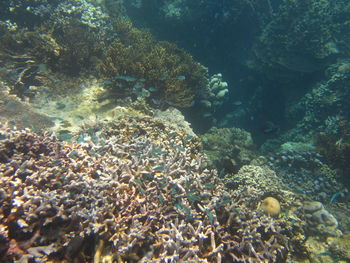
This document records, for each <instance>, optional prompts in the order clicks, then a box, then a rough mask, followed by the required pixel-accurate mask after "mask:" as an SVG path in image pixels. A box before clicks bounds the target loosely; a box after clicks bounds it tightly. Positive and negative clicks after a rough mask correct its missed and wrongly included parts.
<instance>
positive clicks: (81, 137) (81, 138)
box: [77, 136, 85, 142]
mask: <svg viewBox="0 0 350 263" xmlns="http://www.w3.org/2000/svg"><path fill="white" fill-rule="evenodd" d="M77 142H85V139H84V136H80V137H79V138H78V139H77Z"/></svg>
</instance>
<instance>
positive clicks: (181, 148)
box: [174, 145, 186, 152]
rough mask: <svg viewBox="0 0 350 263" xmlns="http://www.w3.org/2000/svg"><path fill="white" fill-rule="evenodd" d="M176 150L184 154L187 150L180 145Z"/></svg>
mask: <svg viewBox="0 0 350 263" xmlns="http://www.w3.org/2000/svg"><path fill="white" fill-rule="evenodd" d="M174 149H178V150H179V151H180V152H184V151H185V150H186V149H185V148H184V147H181V146H179V145H176V146H175V147H174Z"/></svg>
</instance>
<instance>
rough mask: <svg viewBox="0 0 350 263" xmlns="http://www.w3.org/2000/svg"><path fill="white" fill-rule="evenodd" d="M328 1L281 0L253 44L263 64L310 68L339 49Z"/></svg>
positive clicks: (314, 68) (318, 66)
mask: <svg viewBox="0 0 350 263" xmlns="http://www.w3.org/2000/svg"><path fill="white" fill-rule="evenodd" d="M329 10H330V3H329V2H328V1H318V2H314V1H309V0H308V1H299V0H298V1H283V3H282V5H281V6H280V9H279V11H278V13H277V14H276V15H275V16H273V18H272V20H271V22H270V23H269V24H268V25H267V26H266V27H265V28H264V30H263V32H262V34H261V35H260V38H259V41H258V43H257V45H256V47H255V53H256V55H257V58H258V59H259V60H260V61H261V62H263V65H264V67H272V68H277V69H281V68H282V69H288V70H291V71H297V72H313V71H317V70H320V69H322V68H323V67H324V66H325V65H327V63H329V61H328V60H327V58H328V57H329V56H330V55H334V54H337V53H339V51H338V49H337V48H336V43H335V42H334V40H333V33H332V31H333V24H332V14H331V12H330V11H329Z"/></svg>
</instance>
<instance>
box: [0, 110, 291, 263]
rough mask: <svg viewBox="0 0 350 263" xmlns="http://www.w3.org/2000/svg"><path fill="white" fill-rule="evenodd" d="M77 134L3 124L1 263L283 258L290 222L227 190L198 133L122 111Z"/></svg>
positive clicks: (0, 133) (0, 146) (0, 156)
mask: <svg viewBox="0 0 350 263" xmlns="http://www.w3.org/2000/svg"><path fill="white" fill-rule="evenodd" d="M92 131H95V132H94V133H93V134H92ZM76 137H77V140H78V141H80V143H76V144H73V143H68V142H61V141H58V140H57V139H55V137H52V136H49V134H42V135H39V134H35V133H33V132H31V131H30V130H22V131H19V130H14V129H10V128H8V127H7V126H6V125H2V126H1V128H0V138H1V140H0V170H1V174H2V176H1V178H0V186H1V189H2V190H1V192H0V199H1V207H0V215H1V217H0V230H1V231H0V233H1V234H0V235H1V238H0V240H1V242H0V257H1V260H2V261H3V262H10V261H12V260H36V261H38V260H41V261H51V262H74V261H76V260H83V261H92V260H94V262H101V261H102V260H107V259H110V260H114V261H117V262H174V261H177V262H180V261H182V262H232V260H236V261H238V262H248V261H249V262H285V261H286V260H287V258H288V252H289V251H290V249H291V246H293V244H294V243H293V242H290V237H292V236H293V233H294V231H295V226H294V227H293V228H291V227H288V223H287V222H286V221H285V220H283V219H278V220H275V219H272V218H271V217H268V216H266V215H264V214H263V213H262V211H259V210H252V209H251V208H249V207H248V206H246V204H245V199H246V198H247V197H248V196H249V195H250V194H249V193H248V192H247V193H246V194H245V193H240V194H239V195H236V194H235V192H230V191H227V190H226V189H225V187H224V185H223V184H222V183H221V181H220V179H219V178H218V176H217V174H216V173H215V171H211V170H208V169H206V168H205V162H206V160H205V157H204V156H202V155H201V153H200V152H199V150H200V141H199V139H198V137H196V136H192V135H188V134H186V133H184V131H183V130H178V129H174V127H173V126H170V125H168V124H167V122H165V121H162V120H161V119H158V120H154V119H152V118H151V117H147V116H142V118H141V117H139V118H138V117H136V116H132V117H131V116H128V115H124V116H121V117H120V118H119V119H118V120H117V121H114V122H110V123H104V125H103V127H102V126H101V125H100V123H96V126H95V127H89V129H86V130H84V129H83V130H82V131H81V132H80V133H79V134H77V135H76ZM247 194H248V195H247ZM293 229H294V230H293Z"/></svg>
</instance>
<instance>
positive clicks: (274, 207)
mask: <svg viewBox="0 0 350 263" xmlns="http://www.w3.org/2000/svg"><path fill="white" fill-rule="evenodd" d="M260 208H261V209H262V210H264V212H265V213H267V214H269V215H271V216H277V215H279V214H280V213H281V205H280V202H279V201H278V200H277V199H276V198H274V197H266V198H265V199H264V200H263V201H262V203H261V206H260Z"/></svg>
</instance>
